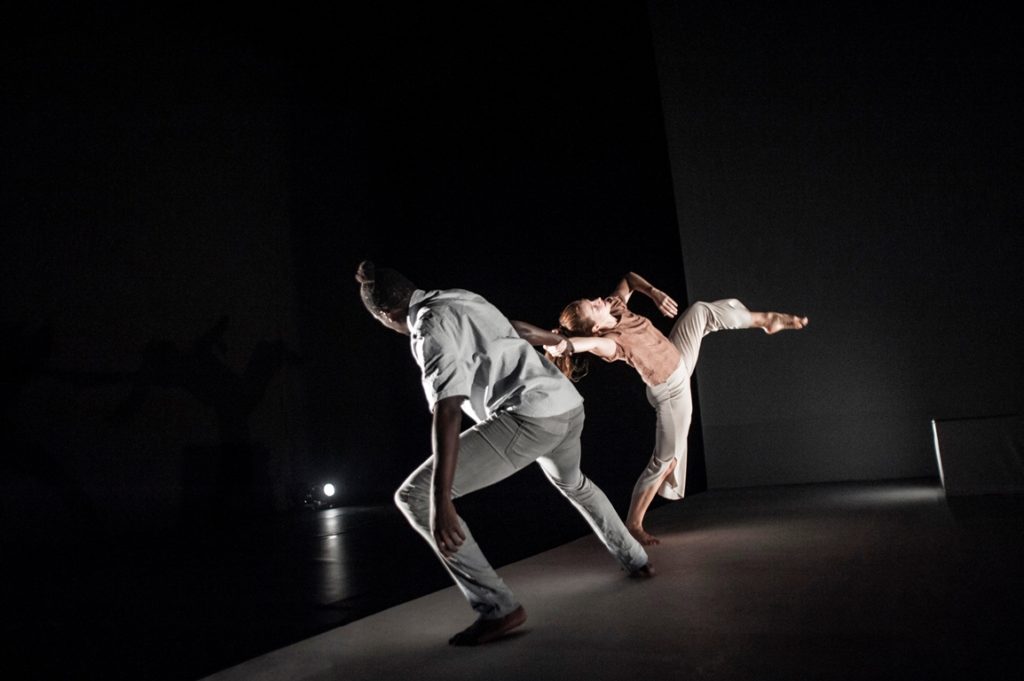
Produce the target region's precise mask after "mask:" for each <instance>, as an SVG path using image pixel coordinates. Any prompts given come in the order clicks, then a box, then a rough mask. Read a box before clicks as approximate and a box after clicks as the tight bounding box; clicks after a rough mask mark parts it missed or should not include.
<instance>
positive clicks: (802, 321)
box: [764, 312, 808, 334]
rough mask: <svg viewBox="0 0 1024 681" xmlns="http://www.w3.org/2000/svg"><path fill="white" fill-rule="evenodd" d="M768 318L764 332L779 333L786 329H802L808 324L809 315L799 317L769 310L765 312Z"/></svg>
mask: <svg viewBox="0 0 1024 681" xmlns="http://www.w3.org/2000/svg"><path fill="white" fill-rule="evenodd" d="M765 315H766V317H767V319H766V320H765V325H764V332H765V333H767V334H773V333H778V332H779V331H783V330H785V329H802V328H804V327H805V326H807V322H808V319H807V317H798V316H796V315H794V314H784V313H782V312H767V313H765Z"/></svg>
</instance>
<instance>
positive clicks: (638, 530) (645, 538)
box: [626, 526, 661, 546]
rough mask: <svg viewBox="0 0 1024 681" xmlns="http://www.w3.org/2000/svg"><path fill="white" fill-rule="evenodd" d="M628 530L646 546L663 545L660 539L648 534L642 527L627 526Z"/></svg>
mask: <svg viewBox="0 0 1024 681" xmlns="http://www.w3.org/2000/svg"><path fill="white" fill-rule="evenodd" d="M626 529H627V530H629V533H630V534H631V535H633V537H634V538H635V539H636V540H637V541H638V542H640V543H641V544H643V545H644V546H654V545H655V544H660V543H661V540H660V539H658V538H657V537H655V536H654V535H653V534H650V533H648V532H647V531H646V530H644V528H642V527H629V526H627V527H626Z"/></svg>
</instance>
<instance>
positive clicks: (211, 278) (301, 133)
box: [0, 3, 703, 537]
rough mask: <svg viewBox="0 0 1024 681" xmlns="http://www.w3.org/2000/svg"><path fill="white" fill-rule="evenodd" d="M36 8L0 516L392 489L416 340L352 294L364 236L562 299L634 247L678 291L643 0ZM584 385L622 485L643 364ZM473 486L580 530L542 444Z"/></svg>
mask: <svg viewBox="0 0 1024 681" xmlns="http://www.w3.org/2000/svg"><path fill="white" fill-rule="evenodd" d="M29 14H31V16H29ZM13 18H14V13H12V19H13ZM19 18H21V19H23V21H12V22H9V23H8V24H7V25H6V26H5V28H7V29H8V33H7V35H6V37H7V40H6V41H5V43H4V56H5V59H4V64H5V71H4V78H5V87H4V98H5V107H4V110H5V113H4V126H3V133H4V146H5V162H4V182H3V185H2V188H0V191H2V201H3V203H2V216H3V221H4V230H3V236H2V238H3V251H4V262H5V267H4V272H3V276H4V288H3V299H2V303H3V306H2V312H0V319H2V321H3V322H4V324H5V340H6V341H7V352H6V353H5V362H6V363H5V371H6V372H8V373H7V375H9V376H10V377H11V378H10V380H8V381H7V382H6V383H5V393H6V394H5V411H4V416H5V427H4V433H5V443H6V444H7V447H6V448H5V453H4V455H3V457H4V458H3V463H4V473H5V475H4V486H5V494H4V495H3V498H4V501H3V503H4V510H5V513H4V521H5V524H8V525H9V526H17V528H18V529H19V530H23V531H24V534H25V535H28V536H32V535H36V536H40V530H44V529H46V528H52V527H55V526H58V525H60V524H61V523H66V522H68V518H71V519H72V520H71V522H73V523H75V524H76V526H77V525H78V524H79V523H80V524H81V525H82V526H84V527H88V528H89V529H90V531H95V530H107V531H109V533H111V534H112V535H115V536H118V535H122V534H125V533H133V534H139V535H146V533H149V532H152V531H153V530H154V529H157V528H161V529H166V528H178V527H185V528H187V529H190V530H191V529H195V530H203V531H205V530H206V529H207V528H208V527H210V524H209V521H210V520H211V519H216V518H223V519H230V520H231V521H232V522H238V521H240V520H243V519H245V518H246V517H249V516H253V517H257V516H260V515H262V514H265V513H273V512H278V511H283V510H288V509H291V508H295V504H296V500H297V498H298V497H299V495H300V494H301V492H302V490H303V489H304V488H305V487H306V486H308V485H311V484H314V483H317V482H320V481H324V480H332V481H334V482H335V483H336V484H338V486H339V488H340V490H341V492H342V499H343V500H345V501H346V502H349V503H390V498H391V494H392V491H393V490H394V489H395V488H396V487H397V485H398V484H399V483H400V482H401V480H402V479H403V478H404V477H405V475H407V474H408V472H409V471H411V469H412V468H413V467H414V466H416V465H418V464H419V462H420V461H422V460H423V459H424V458H425V457H426V456H428V455H429V442H428V433H429V423H430V422H429V413H428V412H427V410H426V406H425V401H424V399H423V396H422V393H421V392H420V387H419V382H418V378H417V372H416V369H415V365H414V363H413V361H412V358H411V356H410V354H409V350H408V345H407V339H406V338H405V337H402V336H399V335H398V334H394V333H392V332H390V331H388V330H386V329H384V328H383V327H381V326H379V325H378V324H377V323H376V322H374V321H373V320H372V319H371V318H370V317H369V315H368V314H367V313H366V312H365V310H364V309H363V308H362V305H361V303H360V301H359V298H358V288H357V285H356V283H355V281H354V279H353V274H354V271H355V268H356V265H357V263H358V262H359V261H360V260H361V259H362V258H372V259H374V260H376V261H378V263H379V264H381V265H392V266H395V267H398V268H399V269H401V270H403V271H404V272H405V273H406V274H407V275H408V276H409V277H411V278H412V279H413V280H415V281H416V282H417V283H419V284H420V285H421V286H423V287H446V286H459V287H465V288H470V289H474V290H476V291H478V292H480V293H482V294H483V295H485V296H486V297H488V298H489V299H491V300H492V301H493V302H495V303H497V304H498V305H499V306H500V307H501V308H503V309H504V310H505V311H506V312H507V313H508V314H509V315H510V316H513V317H520V318H523V319H527V320H531V321H533V322H535V323H539V324H544V325H548V324H554V323H555V321H556V318H557V314H558V312H559V310H560V309H561V307H562V305H563V304H564V303H566V302H568V301H569V300H571V299H574V298H577V297H580V296H584V295H587V296H595V295H601V294H604V293H606V292H608V291H610V290H611V289H612V288H613V286H614V285H615V284H616V282H617V281H618V278H619V277H620V276H621V275H622V274H624V273H625V272H626V271H627V270H630V269H635V270H637V271H639V272H641V273H642V274H644V275H646V276H648V277H649V278H650V279H651V280H652V281H653V282H655V283H656V284H657V285H659V286H661V287H662V288H664V289H666V290H669V291H671V292H672V293H674V294H675V295H676V296H677V297H678V298H679V299H680V300H684V299H685V297H686V292H685V289H684V277H683V272H682V268H681V259H680V250H679V238H678V232H677V229H676V221H675V215H674V210H675V207H674V204H673V201H672V186H671V180H670V175H669V162H668V154H667V151H666V146H665V139H664V126H663V122H662V119H661V108H660V104H659V94H658V84H657V74H656V70H655V62H654V55H653V51H652V47H651V42H650V33H649V26H648V24H647V17H646V9H645V8H644V7H643V6H642V5H628V4H622V3H556V4H553V5H550V6H549V5H548V4H541V3H538V4H536V5H534V6H529V5H515V6H507V7H500V8H495V7H492V6H486V5H480V6H478V7H474V6H471V5H467V6H463V7H454V6H451V7H445V6H440V7H438V6H433V5H430V4H426V3H424V4H423V5H422V6H415V5H409V6H404V7H403V8H401V10H399V9H397V8H390V7H388V6H376V5H373V4H367V5H366V6H358V5H356V4H353V3H341V4H336V3H331V4H330V5H328V4H327V3H323V4H321V5H312V6H308V5H307V6H303V7H301V8H299V7H296V8H294V9H292V10H289V11H288V12H286V13H280V12H279V11H277V10H274V9H271V8H260V7H256V6H245V7H241V6H237V7H236V6H232V5H231V4H230V3H229V4H218V5H216V6H210V7H207V8H205V9H204V10H203V11H201V12H200V11H189V10H183V9H181V8H168V7H163V6H161V5H159V4H157V5H151V6H147V7H135V8H129V7H127V6H119V5H118V4H117V3H110V4H104V5H103V6H102V7H95V8H88V7H75V6H69V7H59V8H58V7H54V6H50V5H39V6H37V7H35V8H32V9H23V10H22V16H21V17H19ZM645 302H646V301H638V309H641V310H644V309H645V310H646V311H647V312H653V306H650V307H646V308H645V307H644V305H645ZM664 321H665V320H660V322H664ZM580 389H581V392H583V393H584V396H585V397H586V399H587V405H588V408H589V410H588V414H589V420H588V428H587V432H586V435H585V438H586V445H587V450H586V461H585V467H586V469H587V471H588V472H589V473H590V474H591V475H592V477H594V478H595V479H597V480H598V482H599V483H600V484H602V485H604V486H605V487H606V489H607V491H608V492H609V495H610V496H611V497H612V498H613V500H614V502H615V503H616V504H617V505H618V506H619V507H620V508H622V509H624V508H625V504H626V503H627V502H628V492H629V489H630V488H631V486H632V483H633V480H634V478H635V476H636V474H637V473H638V472H639V470H640V468H641V467H642V465H643V463H644V461H645V459H646V457H647V455H648V452H649V450H650V447H651V446H652V443H653V430H652V429H653V415H652V414H651V413H650V409H649V407H648V406H647V404H646V402H645V400H644V396H643V387H642V385H641V384H640V382H639V381H638V380H636V379H635V377H634V375H633V374H632V372H631V370H629V368H628V367H626V366H625V365H602V366H596V365H595V366H594V367H593V373H592V375H591V376H590V377H588V379H586V380H585V382H584V383H582V384H581V385H580ZM695 465H696V466H697V467H698V468H699V466H700V458H699V456H695ZM699 473H700V471H698V474H697V475H695V476H694V479H695V481H697V483H699V482H700V481H701V480H702V479H703V477H702V475H700V474H699ZM502 495H507V496H508V499H507V502H506V501H501V502H498V501H496V500H497V499H498V498H502ZM481 496H482V497H483V498H482V499H481V500H480V501H479V502H475V503H478V504H480V505H483V506H487V505H489V506H491V507H492V508H494V507H500V506H502V505H503V504H505V503H508V504H513V503H514V504H518V505H519V506H521V507H524V508H528V509H531V510H529V511H528V512H527V515H526V516H524V522H523V529H524V530H526V531H532V528H534V527H535V526H536V525H537V524H538V523H548V524H550V525H552V526H554V527H569V528H571V531H572V532H579V531H585V528H583V526H582V521H580V520H579V519H578V517H577V516H576V515H575V512H574V511H572V510H571V508H570V507H569V505H568V504H566V503H564V502H563V501H562V500H561V499H560V498H559V497H558V496H557V494H556V493H555V491H554V489H553V488H551V487H550V486H549V485H547V483H546V482H544V481H543V480H542V478H541V476H540V474H539V472H537V471H533V470H530V471H527V472H524V473H523V474H522V475H521V476H517V479H516V480H513V481H509V483H508V484H506V485H504V486H502V487H501V488H500V489H497V490H494V491H492V492H490V493H489V496H488V495H486V494H485V495H481ZM469 506H472V503H467V510H468V507H469ZM81 510H88V513H84V512H83V513H79V511H81ZM239 510H243V511H244V513H237V511H239ZM530 513H533V514H534V515H530ZM551 514H556V515H555V516H554V517H552V516H551ZM557 514H564V515H563V516H558V515H557ZM480 522H484V521H483V520H481V521H480ZM8 536H11V535H8ZM542 536H544V535H542ZM546 536H549V537H553V536H554V535H546Z"/></svg>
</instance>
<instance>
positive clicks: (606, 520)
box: [521, 409, 654, 578]
mask: <svg viewBox="0 0 1024 681" xmlns="http://www.w3.org/2000/svg"><path fill="white" fill-rule="evenodd" d="M562 418H563V419H564V423H563V424H559V423H557V422H556V420H555V419H545V421H547V423H546V424H545V425H548V426H550V427H552V428H554V429H555V430H556V432H560V433H562V442H561V444H560V445H559V446H558V447H557V448H556V449H555V450H554V451H552V452H551V453H550V454H547V455H545V456H542V457H540V458H538V459H537V463H538V464H540V467H541V469H542V470H543V471H544V475H545V476H547V478H548V480H550V481H551V483H552V484H553V485H554V486H555V487H556V488H557V489H558V491H559V492H561V493H562V495H563V496H565V497H566V498H567V499H568V500H569V501H570V502H571V503H572V505H573V506H575V507H576V510H578V511H579V512H580V514H581V515H582V516H583V518H584V519H585V520H586V521H587V523H588V524H589V525H590V527H591V529H592V530H593V531H594V534H596V535H597V537H598V539H600V540H601V543H603V544H604V546H605V548H607V549H608V551H609V552H610V553H611V554H612V555H613V556H615V558H616V559H617V560H618V561H619V563H620V565H621V566H622V569H623V570H625V571H626V572H627V573H628V574H629V576H630V577H638V578H643V577H652V576H654V568H653V566H651V564H650V561H649V559H648V557H647V552H646V551H645V550H644V547H643V546H641V545H640V543H639V542H638V541H637V540H636V538H634V537H633V535H631V534H630V533H629V531H628V530H627V529H626V526H625V524H624V523H623V522H622V519H621V518H619V514H618V513H617V512H616V510H615V508H614V507H613V506H612V503H611V502H610V501H609V500H608V497H607V496H606V495H605V493H604V492H603V491H602V490H601V488H600V487H598V486H597V485H595V484H594V483H593V481H591V480H590V479H589V478H588V477H587V476H585V475H584V474H583V472H582V471H581V470H580V454H581V452H580V434H581V432H582V430H583V410H582V409H580V410H579V411H578V412H576V413H573V414H568V415H565V416H564V417H562ZM527 435H529V432H528V431H527V432H524V433H523V435H522V436H521V437H523V436H527Z"/></svg>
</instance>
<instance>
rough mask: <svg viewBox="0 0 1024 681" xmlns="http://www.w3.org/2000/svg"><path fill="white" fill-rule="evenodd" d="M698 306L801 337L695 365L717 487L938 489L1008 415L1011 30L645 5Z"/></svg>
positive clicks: (865, 13)
mask: <svg viewBox="0 0 1024 681" xmlns="http://www.w3.org/2000/svg"><path fill="white" fill-rule="evenodd" d="M649 7H650V9H651V17H652V26H653V30H654V34H655V44H656V53H657V55H658V69H659V73H660V78H661V91H662V96H663V105H664V111H665V119H666V123H667V125H666V130H667V138H668V141H669V148H670V150H671V151H670V153H671V158H672V172H673V177H674V187H675V198H676V206H677V213H678V216H679V224H680V234H681V241H682V246H683V259H684V263H685V266H686V276H687V286H688V289H689V292H690V294H691V296H694V297H698V298H700V297H717V296H722V295H734V296H739V297H741V298H743V299H744V300H746V301H747V302H749V303H750V304H751V305H752V306H756V307H760V308H772V309H783V310H786V311H793V312H799V313H802V314H807V315H809V316H810V319H811V324H810V327H809V328H808V330H807V331H805V332H801V333H800V334H794V335H790V336H786V337H782V336H779V337H774V338H767V337H764V336H757V335H744V334H728V335H726V336H723V337H722V338H717V339H716V341H715V342H714V343H711V344H709V345H708V346H707V348H706V350H705V353H704V355H703V357H702V359H701V363H700V365H699V366H698V370H697V377H698V381H699V388H700V389H699V393H700V397H701V401H702V405H703V411H702V414H703V418H704V425H705V431H704V436H705V441H706V448H707V449H706V451H707V471H708V485H709V486H711V487H731V486H743V485H763V484H779V483H796V482H816V481H824V480H841V479H877V478H887V477H915V476H928V477H932V476H937V474H938V473H937V468H936V464H935V457H934V453H933V447H932V439H931V427H930V421H931V419H946V418H973V417H984V416H993V415H1002V414H1008V413H1020V410H1021V404H1022V400H1021V397H1022V390H1021V385H1022V371H1021V369H1022V362H1021V359H1020V348H1021V347H1022V340H1024V335H1022V327H1024V325H1022V323H1021V322H1022V312H1021V305H1020V298H1019V296H1020V293H1021V276H1020V263H1021V256H1022V254H1024V249H1022V243H1024V237H1022V235H1021V191H1020V188H1021V179H1022V177H1021V158H1022V151H1024V149H1022V144H1021V142H1022V134H1021V126H1020V121H1021V119H1022V116H1021V114H1022V97H1021V94H1022V92H1021V83H1022V82H1024V80H1022V78H1021V75H1022V74H1021V66H1022V63H1024V62H1022V60H1021V43H1020V39H1019V38H1020V36H1019V22H1017V20H1016V19H1015V18H1014V17H1013V16H1012V15H1011V14H1009V12H1010V10H1009V8H1008V7H1005V6H1003V7H1000V6H994V5H985V6H980V5H976V4H973V3H960V2H958V3H940V4H938V5H927V6H926V5H923V4H917V3H911V4H909V5H908V4H906V3H897V4H895V5H893V4H880V3H796V4H792V5H789V4H787V5H784V6H778V5H777V4H773V5H759V4H757V3H710V2H696V3H673V2H661V1H660V0H654V1H652V2H650V3H649Z"/></svg>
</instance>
